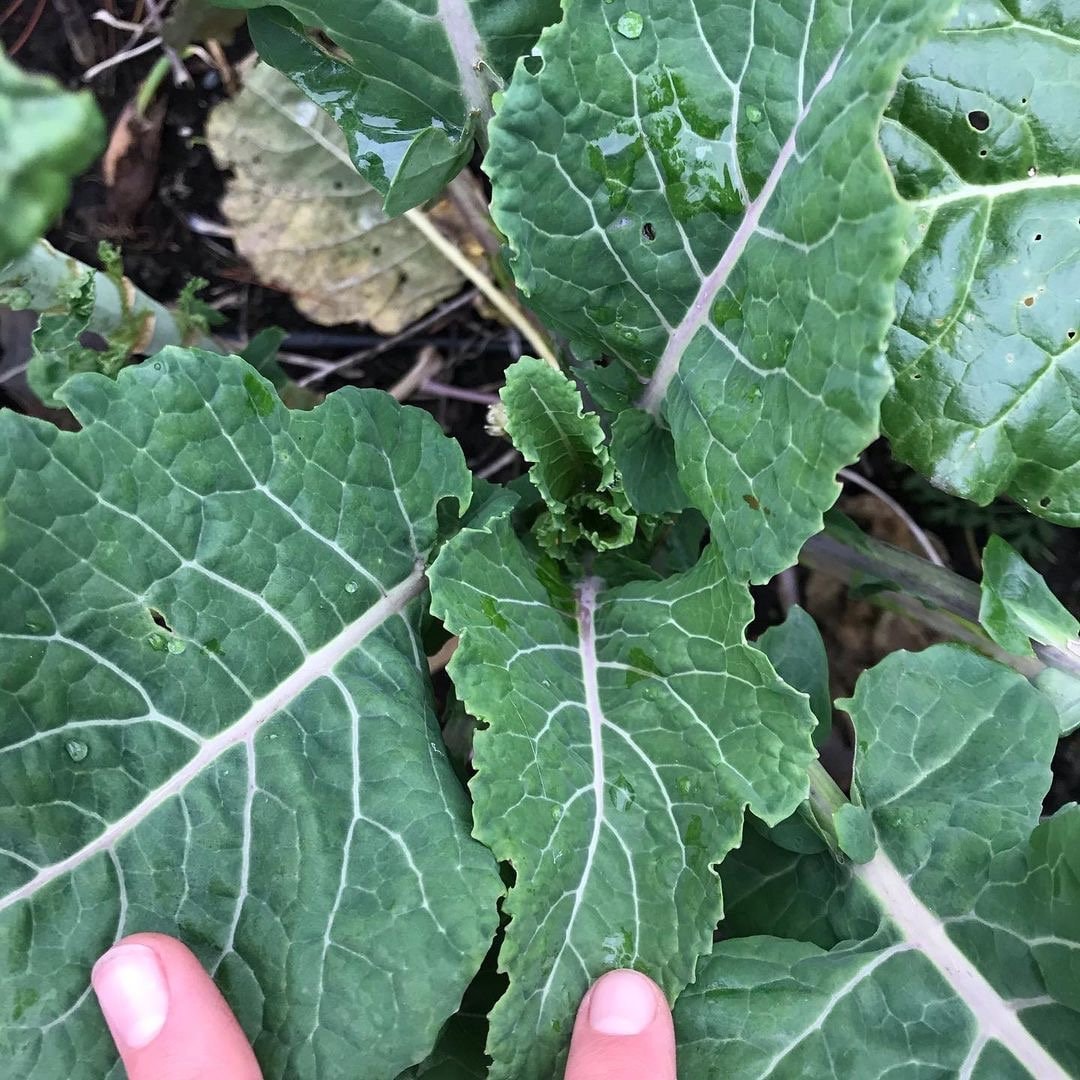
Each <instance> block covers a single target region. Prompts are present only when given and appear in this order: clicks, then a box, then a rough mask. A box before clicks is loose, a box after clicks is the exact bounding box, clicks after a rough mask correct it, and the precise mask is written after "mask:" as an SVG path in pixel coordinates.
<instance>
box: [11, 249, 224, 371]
mask: <svg viewBox="0 0 1080 1080" xmlns="http://www.w3.org/2000/svg"><path fill="white" fill-rule="evenodd" d="M91 273H92V274H96V277H95V279H94V287H95V292H94V312H93V315H91V317H90V323H89V326H88V327H87V329H89V330H92V331H93V332H94V333H96V334H100V335H101V336H102V337H104V338H109V337H110V336H111V335H112V334H113V333H114V332H115V331H116V330H117V328H118V327H119V326H120V324H121V322H122V321H123V319H124V300H125V299H126V300H127V302H128V303H129V304H130V310H131V312H132V313H134V314H135V315H139V314H142V313H144V312H148V313H149V314H151V315H152V316H153V330H152V332H151V333H150V334H149V336H148V338H147V341H146V343H145V345H144V346H143V347H142V348H141V350H140V351H142V352H145V353H146V354H148V355H150V354H152V353H156V352H158V351H159V350H161V349H164V348H165V346H166V345H192V346H195V347H197V348H200V349H210V350H211V351H213V352H221V351H222V348H221V346H220V345H218V344H217V343H216V342H214V341H213V339H211V338H209V337H206V336H198V337H196V338H195V339H194V340H191V338H190V337H188V338H187V339H186V340H185V334H184V330H183V328H182V326H181V325H180V323H179V322H178V321H177V318H176V316H175V315H174V314H173V312H171V311H170V310H169V309H168V308H167V307H165V305H164V304H159V303H158V302H157V301H156V300H153V299H151V298H150V297H149V296H147V295H146V293H144V292H142V291H141V290H140V289H137V288H136V287H135V286H134V285H133V284H132V283H131V282H130V281H129V280H128V279H127V278H124V279H123V289H124V294H126V295H122V294H121V291H120V288H118V287H117V286H116V284H115V283H114V282H113V281H111V280H110V279H109V277H108V275H107V274H103V273H100V272H97V271H95V270H94V268H93V267H91V266H87V265H86V263H82V262H79V260H78V259H75V258H72V257H71V256H70V255H65V254H63V253H62V252H60V251H57V250H56V248H54V247H53V246H52V244H50V243H48V241H46V240H39V241H38V242H37V243H36V244H35V245H34V246H33V247H32V248H31V249H30V250H29V251H28V252H27V253H26V254H25V255H23V256H21V257H20V258H18V259H15V260H14V261H13V262H10V263H8V264H7V266H4V267H0V303H2V304H7V305H8V306H9V307H13V308H29V309H30V310H32V311H48V310H50V309H51V308H54V307H55V306H56V303H57V298H58V297H59V296H62V295H65V294H66V293H68V292H69V291H70V290H71V288H72V287H73V286H74V285H76V284H77V283H78V282H79V281H81V280H82V279H83V278H84V277H85V276H86V275H87V274H91Z"/></svg>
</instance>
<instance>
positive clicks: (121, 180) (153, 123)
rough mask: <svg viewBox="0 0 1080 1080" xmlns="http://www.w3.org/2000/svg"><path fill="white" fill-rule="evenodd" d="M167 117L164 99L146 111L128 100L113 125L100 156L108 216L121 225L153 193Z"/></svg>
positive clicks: (131, 218)
mask: <svg viewBox="0 0 1080 1080" xmlns="http://www.w3.org/2000/svg"><path fill="white" fill-rule="evenodd" d="M164 121H165V102H164V101H163V100H161V99H159V100H158V101H156V102H154V104H153V105H151V106H150V109H149V111H148V112H146V113H145V114H140V113H139V112H138V111H137V110H136V108H135V102H134V101H129V102H128V103H127V104H126V105H125V106H124V110H123V112H121V113H120V116H119V118H118V119H117V121H116V124H115V126H114V127H113V129H112V134H111V135H110V136H109V145H108V146H107V147H106V148H105V153H104V155H103V156H102V159H101V176H102V179H103V180H104V181H105V187H106V189H107V191H108V194H107V196H106V207H107V209H108V212H109V216H110V217H111V218H112V219H113V221H114V222H115V223H116V225H118V226H121V227H128V226H130V225H132V224H133V223H134V221H135V219H136V218H137V217H138V216H139V213H140V211H141V210H142V208H143V207H144V206H145V205H146V204H147V202H148V201H149V200H150V196H151V195H153V194H154V189H155V187H156V186H157V177H158V157H159V155H160V153H161V126H162V124H163V123H164Z"/></svg>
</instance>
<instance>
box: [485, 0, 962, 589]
mask: <svg viewBox="0 0 1080 1080" xmlns="http://www.w3.org/2000/svg"><path fill="white" fill-rule="evenodd" d="M631 13H632V14H633V16H634V18H633V19H630V18H629V16H630V15H631ZM947 13H948V12H947V5H936V4H935V5H928V4H925V3H919V2H916V0H885V2H883V3H876V4H857V3H850V2H848V3H839V4H830V5H821V4H818V5H809V7H806V6H803V7H802V8H800V9H799V12H798V13H793V12H792V10H791V9H790V5H785V4H782V3H779V2H777V0H761V2H759V3H755V4H743V5H737V6H735V7H729V6H725V5H706V4H700V3H694V2H693V0H647V2H639V0H616V2H614V3H611V4H602V3H584V2H570V3H567V5H566V8H565V13H564V17H563V20H562V22H561V23H559V24H558V25H557V26H554V27H550V28H548V29H547V30H545V31H544V33H543V34H542V35H541V37H540V41H539V43H538V45H537V50H536V51H537V53H538V55H539V62H540V63H542V68H541V69H540V70H539V73H537V74H534V73H533V71H534V70H535V68H536V66H537V65H536V64H533V65H527V64H524V63H520V64H519V65H518V67H517V69H516V70H515V72H514V77H513V80H512V82H511V84H510V86H509V88H508V89H507V91H506V93H505V95H504V96H503V99H502V101H501V103H500V106H499V109H498V112H497V115H496V117H495V120H494V121H493V122H492V124H491V128H490V134H491V149H490V151H489V153H488V155H487V158H486V160H485V166H484V167H485V169H486V170H487V172H488V173H489V175H490V176H491V178H492V183H493V188H494V193H493V199H492V212H493V215H494V217H495V221H496V223H497V224H498V225H499V227H500V228H501V229H502V231H503V232H504V233H505V234H506V236H507V238H508V240H509V243H510V247H511V250H512V256H513V260H512V261H513V267H514V273H515V277H516V280H517V282H518V285H519V287H520V288H521V289H522V291H523V292H524V293H525V294H526V296H527V297H528V298H529V301H530V303H531V304H532V305H533V306H535V307H536V309H537V310H538V311H539V312H541V313H542V314H543V315H544V316H545V317H546V318H547V319H548V321H549V322H550V324H551V325H552V326H553V327H554V328H556V329H557V330H559V331H560V332H562V333H563V334H565V335H566V336H567V337H568V338H569V339H570V341H571V344H572V345H573V347H574V349H575V350H576V352H577V353H578V354H579V355H580V357H581V358H582V359H583V360H585V361H593V362H595V364H594V366H593V367H591V368H588V367H587V368H586V374H587V378H588V380H589V384H590V388H591V389H592V390H593V392H594V394H595V396H596V398H597V400H598V401H599V402H600V403H601V404H602V405H604V406H605V407H606V408H608V409H611V410H612V411H619V410H631V409H634V410H639V411H624V412H623V413H622V415H620V416H619V417H618V418H617V419H616V421H615V425H614V449H615V457H616V461H617V463H618V464H619V466H620V469H621V470H622V472H623V474H624V475H625V476H626V477H627V478H628V485H629V487H628V490H629V494H630V495H631V498H633V497H634V496H635V494H637V495H639V497H642V498H644V499H645V500H646V502H647V505H645V504H642V505H640V506H639V507H638V509H639V510H640V509H648V510H651V511H667V510H676V509H679V508H680V507H681V506H682V505H683V504H684V501H685V500H684V496H683V495H682V494H681V493H680V492H679V491H677V490H674V489H673V490H672V491H670V492H669V493H668V494H667V497H665V493H664V492H662V491H659V490H657V488H656V484H655V478H657V477H664V476H666V477H668V478H669V479H668V483H669V485H671V479H670V478H671V477H672V476H673V470H671V469H670V468H665V467H664V464H665V462H670V461H671V458H672V455H674V458H675V460H676V461H677V463H678V476H679V481H680V483H681V486H682V488H683V489H685V494H686V496H688V497H689V499H690V500H691V501H692V502H693V504H694V505H696V506H697V507H699V508H700V509H701V511H702V512H703V513H704V514H706V516H707V517H708V519H709V522H710V525H711V527H712V535H713V540H714V542H715V543H717V544H718V545H719V546H720V548H721V550H722V551H723V553H724V557H725V561H726V563H727V566H728V568H729V572H731V573H732V574H733V575H734V576H736V577H738V578H740V579H742V580H747V579H750V580H754V581H763V580H765V579H767V578H769V577H770V576H771V575H772V574H774V573H775V572H776V571H778V570H779V569H781V568H782V567H784V566H787V565H790V564H791V563H792V562H793V561H794V559H795V556H796V553H797V551H798V549H799V547H800V546H801V544H802V543H803V541H804V540H805V539H806V538H807V537H808V536H809V535H810V534H812V533H813V532H815V531H817V530H818V529H820V528H821V515H822V512H823V511H824V510H825V509H826V508H827V507H828V506H829V505H831V503H832V502H833V501H834V500H835V498H836V496H837V494H838V491H839V488H838V486H837V483H836V480H835V474H836V471H837V469H838V468H839V467H840V466H841V465H843V464H845V463H846V462H849V461H851V460H852V459H853V458H854V457H855V456H856V455H857V454H858V453H859V451H860V450H861V449H862V448H863V447H864V446H865V445H866V444H867V443H868V442H870V441H871V440H872V439H873V438H874V437H875V436H876V434H877V425H878V413H879V406H880V402H881V399H882V397H883V396H884V394H885V392H886V390H887V388H888V383H889V376H888V370H887V365H886V363H885V360H884V356H883V344H884V337H885V334H886V331H887V329H888V326H889V324H890V323H891V321H892V315H893V292H894V290H895V283H896V277H897V275H898V273H899V271H900V268H901V266H902V264H903V259H904V251H903V247H902V241H903V234H904V231H905V227H906V223H907V221H908V218H909V216H910V212H909V211H906V210H905V209H904V208H903V207H902V205H901V204H900V202H899V200H898V199H897V197H896V193H895V191H894V188H893V184H892V182H891V181H890V178H889V175H888V171H887V169H886V167H885V163H884V161H883V159H882V156H881V153H880V150H879V149H878V147H877V145H876V133H877V128H878V124H879V122H880V117H881V114H882V111H883V110H884V108H885V106H886V104H887V103H888V100H889V97H890V95H891V93H892V90H893V86H894V84H895V80H896V78H897V76H898V74H899V71H900V67H901V65H902V63H903V61H904V60H905V59H906V57H907V55H908V54H909V53H910V52H911V51H912V50H913V49H914V48H915V47H916V46H917V45H918V44H919V43H920V41H921V40H922V39H923V38H924V37H925V36H926V35H927V34H929V33H930V31H932V30H933V29H935V27H936V26H937V25H938V23H939V22H940V20H941V19H942V18H943V17H944V16H946V15H947ZM600 361H603V364H604V366H599V362H600ZM665 428H668V429H670V432H668V431H667V430H665ZM642 455H644V456H646V457H647V458H648V459H649V460H648V461H647V462H645V463H643V462H642V461H641V460H639V459H640V457H641V456H642ZM672 486H673V485H672Z"/></svg>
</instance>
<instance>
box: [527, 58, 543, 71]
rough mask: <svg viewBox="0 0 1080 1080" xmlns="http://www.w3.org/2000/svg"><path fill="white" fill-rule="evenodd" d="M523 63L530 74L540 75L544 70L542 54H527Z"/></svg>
mask: <svg viewBox="0 0 1080 1080" xmlns="http://www.w3.org/2000/svg"><path fill="white" fill-rule="evenodd" d="M523 63H524V64H525V70H526V71H527V72H528V73H529V74H530V75H539V74H540V72H541V71H543V70H544V58H543V57H542V56H526V57H525V59H524V61H523Z"/></svg>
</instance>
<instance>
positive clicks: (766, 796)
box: [431, 517, 813, 1080]
mask: <svg viewBox="0 0 1080 1080" xmlns="http://www.w3.org/2000/svg"><path fill="white" fill-rule="evenodd" d="M431 582H432V610H433V611H434V612H435V613H436V614H438V615H440V616H441V617H442V618H443V619H444V621H445V622H446V625H447V628H448V629H449V630H451V631H452V632H454V633H456V634H459V635H460V644H459V646H458V649H457V651H456V652H455V654H454V657H453V659H452V661H451V663H450V668H449V670H450V674H451V676H452V678H453V680H454V684H455V687H456V689H457V693H458V694H459V696H460V697H461V699H462V700H463V701H464V703H465V705H466V707H467V708H468V710H469V712H470V713H471V714H472V715H474V716H475V717H476V718H477V719H478V720H480V721H481V722H482V723H483V724H484V725H486V727H484V728H481V729H480V730H479V731H478V732H477V733H476V736H475V740H474V744H473V762H474V765H475V767H476V769H477V775H476V777H475V778H474V779H473V781H472V785H471V787H472V793H473V798H474V804H475V807H474V813H475V819H476V827H475V833H476V835H477V836H478V837H479V838H480V839H481V840H483V841H484V842H485V843H486V844H488V846H489V847H491V849H492V850H493V851H494V852H495V854H496V856H497V857H498V858H499V859H501V860H506V861H508V862H510V863H512V865H513V867H514V870H515V873H516V884H515V885H514V887H513V888H512V889H511V891H510V894H509V896H508V898H507V901H506V904H505V911H506V913H507V914H508V915H509V916H510V923H509V926H508V928H507V931H506V939H505V943H504V945H503V947H502V951H501V953H500V967H501V968H502V969H503V970H504V971H506V973H507V974H508V975H509V977H510V986H509V989H508V991H507V993H506V995H505V996H504V997H503V998H502V999H501V1000H500V1001H499V1003H498V1004H497V1005H496V1006H495V1008H494V1010H493V1011H492V1014H491V1034H490V1038H489V1043H488V1052H489V1053H490V1054H491V1056H492V1058H493V1059H494V1065H493V1067H492V1074H491V1075H492V1077H493V1078H507V1080H509V1078H513V1080H550V1078H551V1077H553V1076H557V1075H560V1070H561V1068H562V1064H563V1062H564V1061H565V1054H566V1048H567V1045H568V1040H569V1036H570V1031H571V1028H572V1025H573V1019H574V1015H575V1012H576V1010H577V1007H578V1004H579V1002H580V1000H581V997H582V995H583V994H584V993H585V991H586V989H587V988H588V985H589V982H590V980H591V979H594V978H596V977H597V976H599V975H600V974H601V973H602V972H603V971H605V970H607V969H608V968H611V967H618V966H628V967H634V968H638V969H640V970H642V971H645V972H647V973H648V974H649V975H651V976H652V977H653V978H655V979H656V980H657V981H658V982H659V983H660V985H661V986H662V987H663V988H664V990H665V991H666V992H667V993H668V995H669V996H670V997H674V996H675V995H676V994H677V993H678V992H679V991H680V990H681V989H682V988H683V987H684V986H685V985H686V984H687V982H688V981H689V980H690V979H691V978H692V975H693V970H694V963H695V961H696V958H697V957H698V956H699V955H701V953H702V952H703V951H707V950H708V948H709V947H710V944H711V941H712V934H713V929H714V926H715V923H716V920H717V919H718V917H719V915H720V900H721V897H720V891H719V889H718V887H717V882H716V879H715V875H714V872H713V865H714V864H715V863H717V862H719V861H720V860H721V859H722V858H723V856H724V855H725V854H726V853H727V852H728V851H730V850H731V849H732V848H733V847H734V846H735V845H736V844H737V843H738V842H739V834H740V831H741V826H742V813H743V809H744V807H746V806H748V805H749V806H750V807H751V808H752V809H753V811H754V813H755V814H757V815H758V816H759V817H760V818H762V819H763V820H765V821H768V822H773V823H775V822H777V821H779V820H781V819H782V818H783V817H786V816H787V815H788V814H789V813H790V812H791V811H793V810H794V809H795V807H796V806H797V805H798V804H799V803H800V802H801V801H802V799H803V798H804V797H805V794H806V790H807V780H806V769H807V766H808V764H809V762H810V760H811V758H812V756H813V750H812V746H811V742H810V729H811V727H812V725H813V720H812V717H811V715H810V711H809V708H808V706H807V704H806V699H805V698H804V697H802V696H801V695H799V694H796V693H795V692H794V691H792V690H791V689H790V688H789V687H787V686H786V685H785V684H784V683H783V682H782V681H781V680H780V679H779V678H778V677H777V676H776V673H775V672H774V671H773V669H772V667H771V665H770V664H769V663H768V661H767V660H766V659H765V657H764V656H762V655H761V653H759V652H757V650H755V649H753V648H751V647H750V646H748V645H747V644H746V641H745V639H744V637H743V630H744V627H745V626H746V623H747V622H748V621H749V619H750V616H751V613H752V605H751V602H750V596H749V591H748V590H747V588H746V587H745V586H744V585H742V584H739V583H735V582H732V581H730V580H729V579H728V578H727V577H726V576H725V575H724V573H723V572H722V565H721V562H720V559H719V555H718V552H716V551H715V550H712V551H709V552H708V553H707V554H706V555H705V556H704V557H703V558H702V560H701V561H700V562H699V563H698V564H697V565H696V566H695V567H694V568H693V569H691V570H689V571H688V572H686V573H682V574H677V575H675V576H673V577H670V578H667V579H666V580H664V581H647V582H646V581H639V582H635V583H632V584H628V585H621V586H618V587H613V588H609V587H607V586H606V585H605V583H604V582H603V581H601V580H598V579H597V578H596V577H595V576H589V577H584V578H581V579H579V580H569V579H567V578H566V577H565V576H564V575H563V573H562V572H561V571H560V569H559V567H558V565H557V564H556V563H555V562H554V561H553V560H552V559H550V558H548V557H546V556H542V555H539V554H538V553H537V552H536V551H535V550H534V549H531V548H529V547H528V546H527V545H526V544H524V543H523V542H522V541H521V540H519V539H518V538H517V537H516V536H515V535H514V533H513V532H512V530H511V528H510V525H509V521H508V519H507V518H505V517H504V518H501V519H498V520H496V521H494V522H492V523H490V524H489V526H488V527H487V528H486V529H478V530H465V531H463V532H461V533H460V534H459V535H458V536H457V537H455V538H454V539H453V540H452V541H450V542H449V543H448V544H447V546H446V547H444V549H443V551H442V552H441V554H440V555H439V558H438V559H437V560H436V562H435V565H434V566H433V568H432V571H431Z"/></svg>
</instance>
